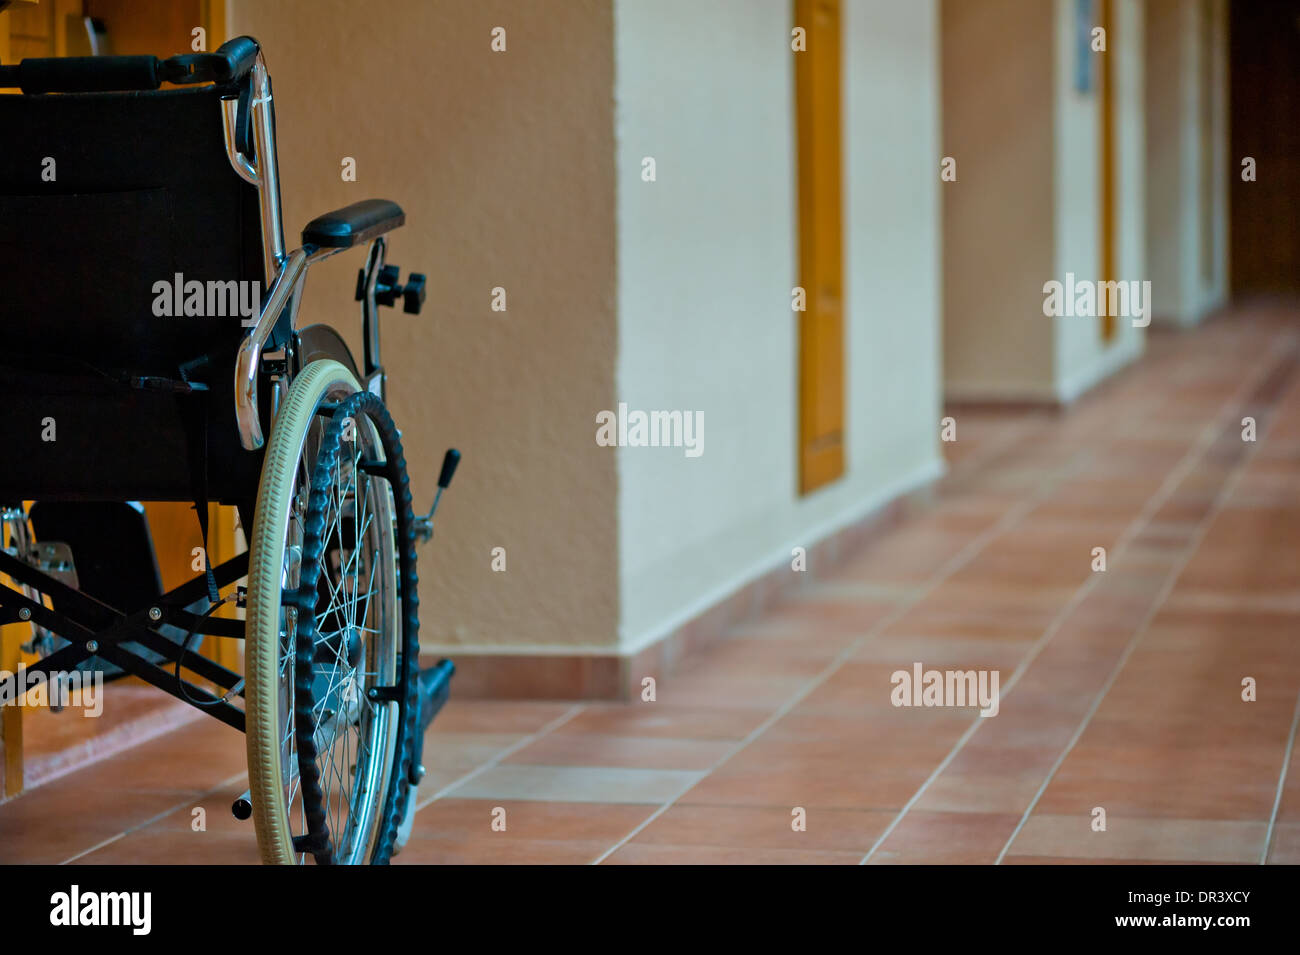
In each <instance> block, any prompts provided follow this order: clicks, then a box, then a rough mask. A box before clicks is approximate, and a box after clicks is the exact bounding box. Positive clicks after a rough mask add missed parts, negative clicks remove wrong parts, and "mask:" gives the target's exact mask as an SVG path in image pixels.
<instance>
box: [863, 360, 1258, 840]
mask: <svg viewBox="0 0 1300 955" xmlns="http://www.w3.org/2000/svg"><path fill="white" fill-rule="evenodd" d="M1278 364H1279V365H1280V364H1281V363H1280V362H1279V363H1278ZM1271 370H1272V369H1271V368H1268V367H1265V368H1264V369H1263V370H1257V371H1256V372H1255V374H1253V375H1252V376H1251V377H1250V378H1248V379H1247V380H1246V381H1245V382H1244V383H1243V384H1242V385H1241V386H1239V387H1238V389H1237V391H1235V392H1234V393H1233V394H1232V395H1231V396H1230V397H1229V398H1228V399H1227V401H1225V402H1224V404H1223V406H1222V407H1221V408H1220V410H1219V412H1218V414H1216V415H1215V417H1214V418H1213V419H1212V420H1211V421H1210V423H1209V424H1208V425H1206V426H1205V427H1204V428H1202V429H1201V433H1200V434H1199V435H1197V438H1196V441H1195V442H1193V444H1192V446H1191V447H1190V448H1189V449H1188V450H1187V452H1186V453H1185V454H1184V455H1183V457H1182V458H1181V459H1180V460H1179V461H1178V463H1177V464H1175V465H1174V467H1173V468H1171V469H1170V471H1169V473H1168V474H1166V475H1165V479H1164V480H1163V481H1162V482H1161V483H1160V487H1158V488H1157V489H1156V491H1155V493H1154V494H1152V495H1151V497H1149V498H1148V499H1147V500H1146V502H1145V504H1143V506H1142V509H1141V510H1140V511H1139V512H1138V514H1137V516H1136V517H1134V518H1133V520H1132V521H1130V522H1129V523H1128V525H1127V526H1126V527H1125V528H1124V530H1123V531H1122V532H1121V533H1120V536H1119V538H1118V539H1117V542H1116V543H1115V545H1114V546H1113V547H1112V548H1111V550H1112V552H1113V554H1114V555H1115V556H1119V555H1120V554H1122V553H1123V552H1124V551H1126V550H1127V549H1128V547H1129V545H1130V544H1131V543H1132V541H1133V540H1134V539H1135V538H1136V537H1137V536H1138V535H1139V534H1140V533H1141V532H1142V530H1143V528H1145V527H1146V525H1147V524H1149V523H1150V522H1151V519H1152V518H1153V517H1154V516H1155V515H1156V514H1157V513H1159V510H1160V508H1161V507H1163V506H1164V503H1165V501H1167V500H1168V499H1169V497H1170V496H1171V495H1172V494H1173V493H1174V491H1176V490H1177V489H1178V485H1179V484H1180V483H1182V481H1183V479H1184V478H1185V477H1186V476H1187V475H1188V474H1190V473H1191V471H1192V469H1193V468H1194V467H1195V465H1196V464H1197V462H1199V461H1200V459H1201V458H1202V457H1204V455H1205V452H1206V451H1207V450H1209V448H1210V447H1212V446H1213V444H1214V442H1215V440H1217V438H1218V436H1219V434H1220V432H1221V431H1222V429H1223V427H1224V425H1223V424H1221V423H1220V419H1221V418H1228V416H1229V413H1230V411H1231V410H1232V409H1235V408H1238V407H1240V405H1241V404H1243V403H1244V402H1245V401H1246V400H1248V398H1249V396H1250V395H1251V394H1252V393H1253V390H1254V389H1255V388H1256V387H1257V386H1258V384H1259V382H1261V381H1263V379H1264V378H1265V377H1266V375H1267V373H1268V372H1270V371H1271ZM1099 582H1100V577H1099V575H1097V574H1090V575H1089V577H1088V579H1087V580H1085V581H1084V582H1083V583H1082V584H1081V585H1080V586H1079V587H1078V588H1077V589H1076V590H1075V592H1074V593H1073V594H1072V595H1071V597H1070V599H1069V600H1068V601H1067V602H1066V604H1065V606H1064V607H1062V608H1061V610H1060V611H1059V612H1058V613H1057V614H1056V615H1055V616H1054V617H1053V618H1052V620H1051V621H1050V622H1049V623H1048V625H1047V629H1046V630H1044V631H1043V635H1042V636H1041V637H1039V638H1038V639H1037V640H1036V641H1034V644H1033V646H1032V647H1030V649H1029V652H1028V653H1027V654H1026V655H1025V657H1024V659H1023V660H1021V662H1020V663H1019V664H1018V665H1017V666H1016V668H1015V670H1014V671H1013V672H1012V674H1011V678H1010V679H1009V680H1007V682H1006V684H1005V686H1004V687H1003V689H1002V692H1001V693H1000V694H999V698H1000V699H1002V698H1005V697H1006V696H1007V695H1008V694H1009V693H1010V692H1011V690H1012V689H1013V688H1014V687H1015V685H1016V683H1018V682H1019V680H1020V678H1021V677H1022V676H1023V675H1024V674H1025V672H1026V671H1027V670H1028V669H1029V667H1030V666H1032V665H1033V662H1034V661H1035V660H1036V659H1037V658H1038V656H1039V654H1040V653H1041V652H1042V651H1043V650H1044V649H1046V647H1047V645H1048V644H1049V643H1050V642H1051V641H1052V639H1053V638H1054V637H1055V636H1056V634H1057V632H1059V630H1060V628H1061V627H1062V626H1064V624H1065V621H1066V620H1068V619H1069V617H1070V615H1071V614H1072V613H1074V611H1075V610H1076V609H1078V607H1079V605H1080V604H1081V603H1082V602H1083V601H1084V600H1086V599H1087V597H1088V595H1089V594H1090V593H1091V592H1092V590H1093V588H1094V587H1096V586H1098V584H1099ZM1170 587H1171V589H1172V582H1171V584H1170ZM1162 603H1163V598H1161V599H1159V600H1157V601H1156V602H1155V603H1154V604H1153V609H1152V610H1151V611H1150V614H1151V616H1152V617H1154V615H1155V611H1156V610H1157V609H1159V607H1160V605H1161V604H1162ZM1145 621H1146V618H1144V623H1143V624H1140V625H1139V626H1145ZM983 722H984V719H983V717H978V716H977V717H975V718H974V719H973V720H972V722H971V724H970V726H969V727H967V728H966V730H965V731H964V732H963V733H962V735H961V736H960V737H958V739H957V742H956V743H955V744H954V745H953V747H952V749H951V750H949V751H948V754H947V755H946V756H945V757H944V758H943V760H941V761H940V763H939V765H938V766H936V767H935V769H934V771H933V772H931V773H930V775H929V776H927V777H926V779H925V781H924V782H922V783H921V786H920V788H918V789H917V791H916V792H915V793H913V794H912V796H911V798H910V799H908V801H907V802H906V803H904V804H903V807H902V809H900V810H899V812H898V815H897V816H895V817H894V819H893V820H892V821H891V822H890V824H889V825H888V826H886V827H885V830H884V832H882V833H881V834H880V836H879V837H878V838H877V839H876V841H875V843H874V844H873V845H872V846H871V848H870V849H869V850H868V851H867V853H866V855H864V856H863V857H862V860H861V862H860V863H859V864H861V865H865V864H866V863H867V861H868V860H869V859H870V858H871V857H872V856H873V855H874V854H875V852H876V850H877V849H879V848H880V846H881V845H882V844H883V843H884V842H885V840H886V839H888V838H889V836H890V835H891V834H892V833H893V831H894V830H895V829H896V828H898V825H899V824H900V823H901V822H902V821H903V817H904V816H906V815H907V814H908V812H910V811H911V810H912V808H913V807H914V806H915V805H916V804H917V803H918V802H919V801H920V800H921V797H922V796H924V795H925V792H926V790H927V789H929V787H930V785H931V784H932V783H933V782H934V781H935V780H936V779H938V778H939V777H940V776H941V775H942V774H943V772H944V770H946V769H947V768H948V766H949V765H950V764H951V763H952V761H953V760H954V759H956V757H957V754H958V753H960V752H961V750H962V749H963V748H964V747H965V746H966V743H968V742H969V741H970V739H971V737H973V736H974V735H975V734H976V733H977V732H978V731H979V728H980V727H981V726H982V725H983ZM1071 745H1073V743H1071ZM1062 758H1064V757H1062ZM1054 771H1055V769H1053V772H1054ZM1049 778H1050V777H1049ZM1023 824H1024V823H1023V821H1022V823H1021V825H1023ZM1016 831H1017V832H1019V827H1017V830H1016ZM1012 838H1013V839H1014V838H1015V835H1014V833H1013V834H1012ZM1008 845H1010V843H1009V842H1008ZM1005 853H1006V849H1005V848H1004V849H1003V855H1004V854H1005ZM1001 858H1002V855H999V856H998V859H999V860H1001Z"/></svg>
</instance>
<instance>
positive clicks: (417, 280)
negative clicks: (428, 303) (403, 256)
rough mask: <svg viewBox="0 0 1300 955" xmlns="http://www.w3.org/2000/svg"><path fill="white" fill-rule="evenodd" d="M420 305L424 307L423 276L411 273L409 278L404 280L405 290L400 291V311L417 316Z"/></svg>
mask: <svg viewBox="0 0 1300 955" xmlns="http://www.w3.org/2000/svg"><path fill="white" fill-rule="evenodd" d="M422 305H424V276H423V275H421V274H420V273H419V272H412V273H411V275H410V278H408V279H407V280H406V288H404V289H403V290H402V311H404V312H406V314H408V315H419V314H420V307H421V306H422Z"/></svg>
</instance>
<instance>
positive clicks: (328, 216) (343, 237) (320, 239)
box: [302, 199, 406, 249]
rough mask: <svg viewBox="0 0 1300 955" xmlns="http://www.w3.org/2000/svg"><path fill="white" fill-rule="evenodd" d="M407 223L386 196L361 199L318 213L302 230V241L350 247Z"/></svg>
mask: <svg viewBox="0 0 1300 955" xmlns="http://www.w3.org/2000/svg"><path fill="white" fill-rule="evenodd" d="M405 222H406V213H404V212H403V211H402V207H401V206H399V205H398V204H397V203H396V202H390V201H389V200H387V199H362V200H361V201H360V202H354V203H352V205H350V206H344V207H343V208H342V209H335V210H334V211H333V212H327V213H325V215H323V216H317V217H316V218H315V219H312V220H311V222H308V223H307V228H305V229H303V230H302V244H303V245H304V246H307V245H314V246H316V247H317V248H324V249H350V248H352V247H353V246H354V245H360V244H361V243H363V242H369V241H370V240H371V239H373V238H375V237H376V236H381V235H383V234H384V233H385V232H391V231H392V230H394V229H396V228H397V227H398V226H400V225H402V224H403V223H405Z"/></svg>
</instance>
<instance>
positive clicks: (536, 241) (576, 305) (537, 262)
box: [229, 0, 618, 647]
mask: <svg viewBox="0 0 1300 955" xmlns="http://www.w3.org/2000/svg"><path fill="white" fill-rule="evenodd" d="M229 17H230V28H231V32H232V34H238V33H248V34H251V35H253V36H255V37H257V38H258V40H260V41H261V42H262V44H263V47H264V49H265V51H266V57H267V63H268V66H269V68H270V72H271V76H272V78H273V83H274V93H275V98H276V104H277V117H278V128H279V138H280V142H279V153H280V169H281V177H282V192H283V196H284V208H285V222H286V233H287V236H286V238H287V240H288V242H289V244H290V245H291V246H293V245H296V244H297V237H298V231H299V230H300V229H301V227H302V226H303V225H304V224H305V223H306V222H307V221H308V220H309V219H311V218H312V217H314V216H316V215H318V214H320V213H322V212H325V211H327V210H330V209H333V208H336V207H338V206H342V205H346V204H348V203H350V202H353V201H356V200H358V199H363V198H368V197H385V198H392V199H394V200H396V201H398V202H399V203H401V205H402V206H403V208H404V209H405V210H406V214H407V225H406V226H405V227H404V228H403V229H401V230H399V231H398V232H396V233H395V234H394V235H393V236H392V241H391V245H390V251H389V258H390V260H391V261H393V262H396V263H397V264H399V265H401V266H402V268H403V277H405V273H406V271H408V270H411V269H415V270H418V271H422V272H424V273H426V274H427V275H428V282H429V284H428V294H429V298H428V302H427V303H426V305H425V311H424V314H423V315H420V316H419V317H412V316H408V315H404V314H402V313H401V311H400V310H397V311H393V310H384V314H383V324H382V327H383V341H384V356H385V364H386V365H387V368H388V373H389V376H390V394H389V398H390V401H389V403H390V405H391V408H392V411H393V415H394V417H395V419H396V420H397V422H398V426H399V427H400V428H401V429H402V431H403V437H404V440H405V444H406V448H407V464H408V467H409V469H410V472H411V474H412V478H413V487H414V490H415V493H416V498H417V506H419V507H423V508H427V506H428V503H429V501H431V500H432V496H433V491H434V486H435V482H436V480H437V476H438V467H439V464H440V461H441V457H442V452H443V450H444V449H445V448H447V447H448V446H451V445H455V446H458V447H459V448H460V449H461V450H462V451H463V452H464V455H465V459H464V462H463V464H462V465H461V470H460V472H459V474H458V476H457V478H456V483H455V485H454V486H453V488H452V491H451V493H450V494H449V495H448V496H447V497H446V498H444V502H443V507H442V510H441V511H440V515H439V520H438V532H437V538H436V540H435V541H434V543H433V544H432V545H431V546H426V547H425V548H424V549H423V550H422V551H421V562H420V576H421V578H422V581H423V586H422V587H421V599H422V602H423V605H424V607H423V613H422V614H421V617H422V626H421V632H420V636H421V642H422V643H423V644H424V645H425V646H426V647H438V646H447V645H453V646H454V645H460V644H473V645H475V646H486V645H497V646H503V647H504V646H513V647H531V646H539V645H540V646H552V647H554V646H560V645H567V646H574V645H580V646H581V645H586V646H607V645H610V644H612V643H613V641H614V640H615V639H616V633H617V613H618V606H617V594H618V586H617V576H616V574H617V565H616V559H617V544H616V540H617V527H616V521H615V516H616V515H615V501H616V486H615V484H616V473H615V457H614V454H613V453H612V450H611V449H609V448H599V447H597V446H596V444H595V440H594V434H595V424H594V419H595V414H596V412H597V411H598V410H600V409H602V408H609V407H612V405H611V402H612V400H613V397H614V388H613V377H614V364H615V349H616V336H617V329H616V326H615V314H614V261H615V250H614V180H613V159H614V145H613V118H612V114H611V110H612V89H613V40H612V22H611V10H610V5H609V3H607V2H605V3H601V2H582V0H553V2H530V3H526V4H517V3H504V2H482V3H474V4H465V3H451V2H448V3H441V2H429V0H401V2H388V3H383V4H373V5H371V4H366V5H363V6H360V7H358V5H357V4H355V3H346V2H342V0H310V2H309V0H278V2H276V3H261V2H252V0H231V2H230V11H229ZM496 26H504V27H505V28H506V52H504V53H494V52H492V50H491V49H490V42H491V35H490V34H491V30H492V28H493V27H496ZM343 157H353V158H355V160H356V168H357V181H356V182H344V181H342V179H341V176H340V169H341V165H340V164H341V161H342V159H343ZM363 258H364V256H363V253H361V252H350V253H346V254H344V255H340V256H337V257H335V258H333V259H330V260H328V261H326V262H324V263H322V264H321V265H319V266H316V267H315V268H313V270H312V272H311V277H310V279H309V282H308V289H307V294H306V297H305V300H304V306H303V311H302V316H301V321H302V322H303V323H306V322H310V321H323V322H328V323H330V324H333V325H334V326H335V327H337V328H339V329H340V330H341V331H343V332H344V333H345V334H346V335H347V336H348V337H349V339H350V340H351V341H352V342H353V343H354V347H359V337H360V336H359V329H360V319H359V318H358V317H357V316H358V313H357V307H356V305H355V304H354V303H353V301H352V294H353V287H354V283H355V281H356V270H357V269H358V268H359V267H360V266H361V265H362V264H363ZM497 286H501V287H504V288H505V289H506V294H507V299H506V302H507V311H506V312H504V313H502V312H494V311H492V309H491V302H492V289H493V288H494V287H497ZM358 354H359V352H358ZM494 547H504V548H505V549H506V560H507V563H506V567H507V570H506V572H505V573H494V572H493V571H492V570H491V566H490V562H491V550H492V548H494Z"/></svg>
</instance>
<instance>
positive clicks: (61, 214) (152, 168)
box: [0, 86, 263, 377]
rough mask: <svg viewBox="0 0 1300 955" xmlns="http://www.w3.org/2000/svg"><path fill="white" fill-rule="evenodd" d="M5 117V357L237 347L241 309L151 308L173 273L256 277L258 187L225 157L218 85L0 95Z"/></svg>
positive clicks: (1, 323)
mask: <svg viewBox="0 0 1300 955" xmlns="http://www.w3.org/2000/svg"><path fill="white" fill-rule="evenodd" d="M0 128H3V129H4V131H5V138H6V142H5V148H4V150H3V151H0V288H3V289H4V295H3V296H0V335H3V336H4V343H5V346H6V347H5V351H6V352H8V353H9V355H10V357H9V358H8V359H7V360H9V361H12V360H19V361H24V362H26V363H27V364H28V365H30V364H31V362H32V361H33V360H35V361H40V362H44V361H45V360H53V361H55V362H58V363H59V364H63V363H65V362H75V363H79V364H88V365H93V366H94V367H95V368H96V369H100V370H104V371H107V372H110V373H112V372H117V371H122V370H129V371H133V372H136V373H144V374H152V375H163V376H170V377H176V375H177V366H178V365H180V364H181V363H183V362H186V361H189V360H191V359H193V358H195V357H197V356H198V355H201V354H203V353H205V352H208V351H213V350H216V351H226V350H228V349H232V348H233V347H234V344H235V343H237V341H238V339H239V338H240V336H241V335H242V334H243V329H242V327H241V319H240V317H239V316H238V315H235V316H229V317H224V318H223V317H213V316H208V317H185V316H180V317H177V316H174V315H173V316H163V317H160V316H157V315H155V314H154V311H155V309H154V305H155V299H157V297H158V293H157V292H155V283H158V282H165V283H167V285H168V287H169V288H170V287H171V285H172V284H173V282H174V281H176V276H177V275H178V274H179V275H182V276H183V280H182V281H192V280H197V281H199V282H203V283H205V287H206V283H207V282H209V281H218V282H223V283H224V282H228V281H230V280H235V281H257V282H259V284H260V283H261V281H262V279H263V276H262V255H261V225H260V220H259V216H258V204H257V190H256V188H255V187H253V186H252V185H250V184H248V183H246V182H244V181H243V180H242V179H240V178H239V176H238V175H237V174H236V173H235V171H234V170H233V169H232V168H231V167H230V163H229V161H228V160H227V158H226V152H225V146H224V142H223V139H222V123H221V106H220V99H219V96H218V93H217V91H216V89H215V88H213V87H210V86H209V87H201V88H196V89H182V90H167V91H158V92H133V93H73V94H54V95H43V96H28V95H12V96H0ZM50 175H52V176H53V179H52V181H47V178H43V177H49V176H50ZM221 304H224V301H223V302H222V303H221Z"/></svg>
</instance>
